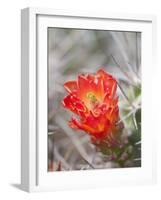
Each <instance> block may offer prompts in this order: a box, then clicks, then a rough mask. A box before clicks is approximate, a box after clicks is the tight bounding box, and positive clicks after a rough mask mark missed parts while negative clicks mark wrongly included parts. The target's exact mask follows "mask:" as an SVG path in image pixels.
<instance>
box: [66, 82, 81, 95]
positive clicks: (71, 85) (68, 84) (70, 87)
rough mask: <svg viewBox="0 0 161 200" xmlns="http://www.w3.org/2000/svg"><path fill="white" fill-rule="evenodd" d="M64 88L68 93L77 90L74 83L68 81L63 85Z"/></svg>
mask: <svg viewBox="0 0 161 200" xmlns="http://www.w3.org/2000/svg"><path fill="white" fill-rule="evenodd" d="M64 87H65V89H66V90H67V91H68V92H73V90H77V89H78V86H77V82H76V81H68V82H66V83H65V84H64Z"/></svg>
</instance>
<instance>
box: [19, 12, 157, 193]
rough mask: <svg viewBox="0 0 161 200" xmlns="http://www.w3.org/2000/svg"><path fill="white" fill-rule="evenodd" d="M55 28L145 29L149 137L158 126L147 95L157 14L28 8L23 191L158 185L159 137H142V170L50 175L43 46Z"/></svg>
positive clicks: (145, 120)
mask: <svg viewBox="0 0 161 200" xmlns="http://www.w3.org/2000/svg"><path fill="white" fill-rule="evenodd" d="M52 26H56V27H70V28H75V27H76V28H88V29H94V28H95V29H100V30H101V29H106V28H107V26H109V27H110V30H120V29H121V30H129V31H141V32H142V33H143V36H142V38H143V43H142V82H143V98H142V100H143V110H144V112H143V117H142V120H143V123H144V126H143V128H144V130H146V131H147V133H150V132H151V130H152V128H153V127H152V124H155V121H154V119H153V117H152V116H153V107H154V106H155V105H153V101H152V98H153V97H152V96H150V95H149V93H148V90H149V89H150V88H151V89H152V85H151V84H150V82H149V80H150V78H151V70H150V67H151V66H152V67H155V50H156V31H155V29H156V19H155V16H152V15H130V14H110V13H102V12H101V13H99V12H96V13H88V12H79V11H61V10H52V9H43V8H25V9H23V10H22V12H21V119H22V120H21V188H22V189H23V190H25V191H29V192H33V191H54V190H63V189H75V188H77V189H79V188H97V187H107V186H112V185H122V184H125V185H126V184H128V185H137V184H152V183H155V182H156V156H155V154H156V147H155V133H153V137H150V135H149V134H147V135H143V147H142V148H143V165H142V166H141V167H140V168H130V169H128V168H127V169H123V170H122V169H113V170H108V169H107V170H91V171H88V170H87V171H83V172H82V171H71V172H59V173H48V172H47V133H46V134H45V133H44V131H45V130H47V129H46V126H47V112H46V109H47V108H46V106H45V105H47V96H46V94H47V87H46V84H47V71H46V67H45V66H46V65H47V48H45V46H46V42H47V35H46V30H47V27H52ZM125 27H126V28H125ZM147 42H148V44H147ZM147 47H148V48H147ZM145 58H146V59H145ZM145 66H146V67H145ZM40 88H41V89H40ZM44 96H45V97H46V98H44ZM43 144H44V145H43Z"/></svg>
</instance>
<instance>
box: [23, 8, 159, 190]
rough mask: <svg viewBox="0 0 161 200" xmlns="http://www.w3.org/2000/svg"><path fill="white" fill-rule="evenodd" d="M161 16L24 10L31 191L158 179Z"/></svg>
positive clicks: (26, 159)
mask: <svg viewBox="0 0 161 200" xmlns="http://www.w3.org/2000/svg"><path fill="white" fill-rule="evenodd" d="M155 23H156V20H155V17H154V16H138V15H123V14H109V13H88V12H86V13H85V12H71V11H60V10H52V9H38V8H26V9H23V10H22V16H21V31H22V33H21V45H22V48H21V49H22V55H21V65H22V71H21V78H22V81H21V82H22V87H21V93H22V95H21V96H22V100H21V102H22V104H21V111H22V123H21V133H22V140H21V146H22V149H21V160H22V161H21V165H22V166H21V187H22V189H23V190H26V191H29V192H32V191H53V190H62V189H75V188H97V187H107V186H112V185H122V184H125V185H126V184H128V185H130V184H131V185H136V184H152V183H155V181H156V169H155V162H156V159H155V154H156V151H155V131H154V124H155V120H154V111H153V109H154V106H155V105H153V103H152V102H153V96H152V95H151V92H152V90H153V77H154V76H153V73H154V72H153V71H154V68H155V44H156V42H155V40H156V36H155V27H156V25H155Z"/></svg>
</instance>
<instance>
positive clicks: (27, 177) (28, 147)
mask: <svg viewBox="0 0 161 200" xmlns="http://www.w3.org/2000/svg"><path fill="white" fill-rule="evenodd" d="M39 14H40V15H55V16H56V15H58V16H68V17H85V18H99V19H107V18H108V19H114V20H129V21H149V22H152V25H153V38H152V40H153V41H152V42H153V59H154V61H155V60H156V17H155V16H153V15H131V14H126V15H125V14H112V13H102V12H101V13H98V12H95V13H92V12H90V13H89V12H82V11H66V10H53V9H50V8H49V9H48V8H47V9H44V8H25V9H22V11H21V188H22V189H23V190H25V191H28V192H32V191H41V189H42V188H40V187H39V186H38V184H37V164H36V163H37V161H36V160H37V156H36V155H37V140H36V138H37V133H36V119H37V117H36V116H37V111H36V110H37V109H36V108H37V104H36V94H37V90H36V85H37V83H36V80H37V78H36V76H37V73H36V71H37V70H36V40H37V38H36V15H39ZM154 147H155V145H154ZM154 154H156V149H154V152H153V155H154ZM153 157H154V156H153ZM155 157H156V156H155ZM155 157H154V159H153V160H154V163H153V168H154V169H153V178H154V182H156V158H155ZM45 190H47V191H48V190H50V188H49V189H45Z"/></svg>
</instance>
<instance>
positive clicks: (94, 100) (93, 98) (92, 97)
mask: <svg viewBox="0 0 161 200" xmlns="http://www.w3.org/2000/svg"><path fill="white" fill-rule="evenodd" d="M87 98H88V99H89V100H90V103H91V104H96V102H98V100H97V98H96V96H95V95H94V94H93V93H92V92H88V93H87Z"/></svg>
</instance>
